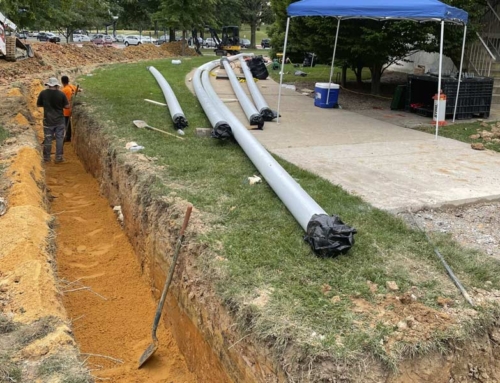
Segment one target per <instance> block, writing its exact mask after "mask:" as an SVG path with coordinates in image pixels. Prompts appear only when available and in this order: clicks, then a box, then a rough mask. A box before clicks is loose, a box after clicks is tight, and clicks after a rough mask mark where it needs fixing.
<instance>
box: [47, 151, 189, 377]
mask: <svg viewBox="0 0 500 383" xmlns="http://www.w3.org/2000/svg"><path fill="white" fill-rule="evenodd" d="M65 158H66V160H67V162H66V163H64V164H57V165H56V164H49V165H48V166H47V168H46V177H47V186H48V188H49V190H50V195H49V198H50V199H52V214H53V215H55V216H56V217H57V228H56V234H57V240H56V241H57V263H58V269H59V278H60V279H61V280H62V281H63V284H64V287H63V289H64V291H65V294H64V297H63V303H64V306H65V307H66V310H67V312H68V316H69V317H70V318H71V320H72V323H73V332H74V336H75V339H76V341H77V343H78V345H79V348H80V352H81V353H82V356H83V358H84V359H86V360H87V365H88V367H89V368H90V369H91V370H92V373H93V374H94V376H95V377H97V378H100V379H110V381H116V382H181V383H182V382H185V383H191V382H197V381H198V380H197V378H196V376H195V375H194V374H193V373H191V372H190V371H189V369H188V368H187V365H186V362H185V360H184V357H183V356H182V354H181V353H180V351H179V349H178V347H177V344H176V342H175V341H174V339H173V337H172V333H171V332H170V331H169V330H168V329H167V328H166V327H165V326H164V325H161V324H160V326H159V328H158V333H157V335H158V338H159V348H158V350H157V351H156V352H155V354H154V355H153V357H152V358H151V359H150V360H149V361H148V363H147V364H146V365H145V366H144V367H143V368H142V369H137V364H138V360H139V357H140V355H141V354H142V352H143V351H144V350H145V349H146V348H147V346H148V345H149V343H151V342H152V340H151V325H152V321H153V317H154V313H155V310H156V302H155V300H154V299H153V297H152V295H151V289H150V283H148V281H147V280H146V279H145V278H144V277H143V276H142V274H141V270H140V265H139V263H138V261H137V258H136V256H135V253H134V250H133V248H132V245H131V244H130V243H129V240H128V239H127V237H126V235H125V233H124V232H123V231H122V228H121V226H120V224H119V222H118V221H117V219H116V216H115V213H114V212H113V210H112V208H111V207H110V206H109V203H108V201H107V200H106V199H105V198H104V197H102V196H101V195H100V194H99V187H98V184H97V181H96V180H95V179H94V178H93V177H92V176H91V175H90V174H89V173H87V172H86V171H85V169H84V167H83V165H82V164H81V162H80V161H79V160H78V158H77V156H76V155H75V153H74V150H73V147H72V145H71V144H65ZM91 354H96V355H101V356H94V355H91ZM107 357H111V358H113V359H116V360H117V361H118V360H120V361H123V363H120V362H117V361H115V360H112V359H109V358H107Z"/></svg>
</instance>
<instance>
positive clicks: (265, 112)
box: [240, 57, 277, 121]
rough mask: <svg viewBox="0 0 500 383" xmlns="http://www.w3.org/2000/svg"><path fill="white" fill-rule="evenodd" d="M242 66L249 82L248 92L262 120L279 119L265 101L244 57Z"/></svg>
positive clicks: (241, 62) (241, 60)
mask: <svg viewBox="0 0 500 383" xmlns="http://www.w3.org/2000/svg"><path fill="white" fill-rule="evenodd" d="M240 64H241V68H242V69H243V73H244V74H245V79H246V80H247V86H248V90H249V91H250V94H251V95H252V98H253V102H254V103H255V106H256V107H257V110H258V111H259V113H260V114H261V115H262V118H264V121H272V120H274V119H275V118H276V117H277V114H276V112H275V111H273V110H271V108H270V107H269V106H268V105H267V102H266V100H264V97H263V96H262V93H260V90H259V87H258V86H257V84H256V83H255V81H254V79H253V75H252V72H251V71H250V68H249V67H248V65H247V62H246V61H245V59H244V58H243V57H240Z"/></svg>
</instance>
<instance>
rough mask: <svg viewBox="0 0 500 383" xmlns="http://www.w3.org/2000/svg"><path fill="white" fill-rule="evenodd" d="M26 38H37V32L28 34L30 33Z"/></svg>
mask: <svg viewBox="0 0 500 383" xmlns="http://www.w3.org/2000/svg"><path fill="white" fill-rule="evenodd" d="M28 36H29V37H37V36H38V32H30V33H28Z"/></svg>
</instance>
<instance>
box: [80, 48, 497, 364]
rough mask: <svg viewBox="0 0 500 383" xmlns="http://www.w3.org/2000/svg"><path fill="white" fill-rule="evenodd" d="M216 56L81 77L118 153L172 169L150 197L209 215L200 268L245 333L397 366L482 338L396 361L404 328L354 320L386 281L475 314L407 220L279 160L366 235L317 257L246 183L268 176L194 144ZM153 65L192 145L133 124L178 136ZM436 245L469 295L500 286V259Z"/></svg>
mask: <svg viewBox="0 0 500 383" xmlns="http://www.w3.org/2000/svg"><path fill="white" fill-rule="evenodd" d="M209 59H211V58H209V57H197V58H188V59H186V58H183V59H182V60H183V62H182V65H172V64H170V60H158V61H154V62H147V63H146V62H143V63H138V64H118V65H113V66H110V67H107V68H102V69H98V70H97V71H95V72H94V75H93V76H92V77H82V78H80V83H81V85H82V86H83V87H84V88H85V93H84V94H82V99H84V100H85V101H86V103H87V104H89V105H91V108H90V111H89V112H90V113H91V114H92V115H93V116H94V117H95V118H96V120H97V121H103V122H105V123H104V126H105V133H107V134H110V135H112V136H114V137H116V141H115V144H116V148H117V150H118V151H119V152H120V151H122V152H124V151H125V150H124V149H121V148H123V147H124V144H125V142H127V141H132V140H133V141H136V142H138V143H139V144H140V145H143V146H145V149H144V151H143V152H144V154H146V155H148V156H151V157H155V158H156V159H157V160H156V163H157V164H158V165H162V166H163V168H162V170H159V171H158V178H157V182H156V183H154V184H152V185H151V187H150V191H151V194H152V195H153V196H156V197H159V196H163V195H169V194H172V193H175V195H176V196H177V197H180V198H182V199H185V200H188V201H189V202H191V203H193V204H194V206H195V207H196V208H197V209H199V211H200V214H201V215H202V219H203V221H204V223H205V224H206V226H207V228H209V229H208V232H207V233H205V234H200V236H199V238H198V240H199V241H200V242H203V243H204V244H206V245H207V246H208V250H207V251H206V252H204V253H203V254H201V255H200V256H199V258H198V259H199V266H200V269H201V270H202V271H203V273H204V275H206V276H207V278H211V279H212V280H213V282H214V284H215V286H216V289H217V292H218V294H219V295H220V297H221V299H222V301H223V302H224V303H225V305H226V306H227V307H228V309H229V310H230V311H231V312H232V313H233V314H234V315H235V317H237V319H238V323H239V324H240V325H241V329H242V331H243V332H244V333H248V334H251V336H252V337H254V338H257V339H259V340H260V341H262V342H265V343H266V344H267V345H269V346H270V347H271V348H272V349H273V351H274V352H275V353H276V354H277V355H278V358H279V357H280V356H282V355H283V352H284V350H285V348H286V347H287V346H288V345H290V344H294V345H295V347H296V349H297V354H296V355H297V357H298V358H299V357H302V356H304V355H307V356H308V358H311V359H310V360H313V359H314V358H315V357H316V356H318V355H320V354H322V353H327V354H329V355H331V356H332V357H333V358H338V359H339V360H348V361H353V360H355V359H356V358H360V357H362V355H364V354H366V353H369V354H372V355H376V356H377V357H379V358H380V359H381V360H383V361H384V362H386V363H387V364H388V365H394V364H395V363H396V361H397V360H398V358H399V357H401V356H402V355H403V354H411V353H412V352H414V353H416V352H418V350H423V349H436V348H439V347H441V345H442V342H443V339H448V338H450V337H453V338H465V337H467V336H470V333H472V332H474V331H477V326H476V327H474V326H472V325H471V326H466V325H465V324H466V323H467V320H466V319H464V322H463V323H462V324H461V325H460V326H452V327H451V328H450V329H449V330H447V331H444V332H443V331H436V332H434V333H432V332H431V334H430V337H429V339H427V340H426V341H425V342H424V343H420V344H409V345H406V344H405V343H404V342H400V347H397V348H396V351H394V352H388V351H387V350H386V349H385V348H384V346H383V344H384V341H383V339H384V338H385V337H391V336H394V335H395V331H396V330H395V328H394V324H390V323H384V321H382V320H379V321H378V320H376V319H374V318H371V319H370V315H369V313H359V312H356V311H353V302H352V299H353V298H354V297H358V298H363V299H366V300H367V301H369V302H372V303H376V302H378V301H380V299H382V298H381V297H379V296H377V295H374V294H372V293H371V292H370V289H369V287H368V285H367V281H371V282H372V283H376V284H377V285H378V292H377V293H380V294H386V293H388V291H387V290H386V288H385V286H386V282H387V281H396V283H397V284H398V286H399V288H400V291H401V292H405V291H409V290H410V288H411V287H412V286H415V287H416V288H417V290H418V291H419V292H420V296H419V301H420V302H421V303H423V304H425V305H427V306H430V307H432V308H435V309H436V310H439V309H440V308H439V307H438V305H437V303H436V298H437V297H450V298H452V299H454V300H457V301H458V302H460V303H459V304H458V309H460V308H463V307H466V306H465V303H464V301H463V299H462V298H461V296H460V295H459V293H458V292H457V290H456V288H455V286H454V285H453V284H452V282H450V280H449V279H448V277H447V276H446V273H445V271H444V269H443V268H442V266H441V264H440V262H439V261H438V260H437V259H436V257H435V255H434V253H433V249H432V247H430V246H429V245H428V243H427V242H426V240H425V237H424V236H423V234H422V233H420V232H418V231H414V230H411V229H410V228H409V227H408V226H407V225H406V224H405V223H403V222H402V221H401V220H400V219H398V218H396V217H394V216H393V215H391V214H389V213H387V212H384V211H381V210H378V209H376V208H374V207H372V206H370V205H369V204H367V203H365V202H364V201H362V200H361V199H360V198H358V197H356V196H353V195H350V194H348V193H347V192H345V191H344V190H343V189H342V188H340V187H337V186H334V185H332V184H331V183H329V182H328V181H326V180H323V179H321V178H318V177H317V176H314V175H313V174H311V173H309V172H307V171H304V170H301V169H299V168H297V167H296V166H294V165H292V164H289V163H287V162H286V161H283V160H281V159H279V158H277V159H278V161H279V162H280V163H281V164H282V165H283V167H284V168H285V169H286V170H287V171H288V172H289V173H290V174H291V176H292V177H294V178H295V179H296V180H297V181H298V182H299V183H300V185H301V186H302V187H303V188H304V189H305V190H306V191H307V192H308V193H309V194H310V195H311V196H312V198H314V199H315V200H316V201H317V202H318V203H319V205H320V206H322V207H323V208H324V209H325V211H327V212H328V213H330V214H332V213H335V214H338V215H339V216H340V217H341V218H342V219H343V220H344V222H346V223H347V224H349V225H351V226H354V227H355V228H357V230H358V234H357V235H356V244H355V246H354V247H353V249H352V250H351V251H350V252H349V253H348V254H347V255H343V256H339V257H337V258H333V259H332V258H328V259H323V258H318V257H316V256H315V255H314V254H313V253H312V252H311V250H310V248H309V247H308V246H307V245H306V244H305V243H304V241H303V239H302V237H303V235H304V232H303V230H302V228H301V227H299V225H298V224H297V222H296V221H295V220H294V218H293V217H292V216H291V214H290V213H289V212H288V210H287V209H286V208H285V206H284V205H283V204H282V202H281V201H280V200H279V199H278V198H277V196H276V195H275V194H274V192H273V191H272V189H271V188H270V187H269V186H268V185H267V183H266V182H263V183H262V184H256V185H253V186H249V185H248V183H247V181H246V179H247V177H248V176H251V175H253V174H257V173H258V172H257V170H256V169H255V167H254V166H253V164H252V163H251V162H250V161H249V160H248V158H247V157H246V155H245V154H244V153H243V152H242V150H241V149H240V147H239V146H238V145H237V144H236V143H235V142H233V141H216V140H212V139H202V138H197V137H195V135H194V128H195V127H209V123H208V121H207V119H206V117H205V116H204V113H203V111H202V109H201V106H200V105H199V103H198V102H197V100H196V98H195V96H194V95H193V94H191V93H190V92H189V90H188V89H187V88H186V86H185V76H186V74H187V73H189V72H190V70H191V69H192V68H195V67H197V66H199V65H201V64H202V63H204V62H206V61H207V60H209ZM148 65H154V66H155V67H156V68H157V69H158V70H159V71H160V72H162V73H163V75H164V76H165V77H166V78H167V80H168V81H169V83H170V85H171V86H172V88H173V90H174V92H175V93H176V95H177V97H178V99H179V102H180V104H181V105H182V107H183V109H184V112H185V115H186V116H187V118H188V120H189V123H190V127H189V128H188V129H187V133H186V136H185V138H186V139H185V140H184V141H182V142H181V141H180V140H175V139H173V138H171V137H167V136H163V135H161V134H158V133H155V132H152V131H147V130H138V129H137V128H135V127H134V126H133V125H132V122H131V121H132V120H134V119H142V120H145V121H147V122H148V123H149V124H150V125H152V126H155V127H157V128H161V129H165V130H168V131H170V132H173V128H172V123H171V119H170V115H169V113H168V111H167V110H166V109H165V108H162V107H159V106H156V105H152V104H149V103H145V102H144V101H143V99H144V98H149V99H154V100H158V101H163V96H162V94H161V91H160V88H159V87H158V86H157V84H156V82H155V80H154V78H153V77H152V76H151V75H150V74H149V73H148V72H147V71H146V66H148ZM314 70H316V71H318V73H317V78H318V80H319V79H320V78H323V77H322V76H324V75H325V73H326V71H324V72H323V70H322V68H321V67H316V68H314ZM118 139H119V141H118ZM119 158H120V157H118V160H120V159H119ZM162 180H164V181H162ZM434 240H435V242H436V243H437V244H438V245H439V248H440V251H441V253H442V254H443V255H444V257H445V258H446V260H447V261H448V262H449V264H450V265H451V267H452V268H453V270H454V272H455V273H456V274H457V275H458V277H459V278H460V279H461V281H462V283H463V284H464V285H465V286H466V288H468V289H471V288H472V287H481V288H490V287H485V281H491V282H492V284H491V288H500V266H499V265H498V263H497V262H494V261H492V260H491V259H490V258H489V257H487V256H485V255H484V254H482V253H479V252H477V251H473V250H467V251H464V249H463V248H461V247H460V246H459V245H458V244H456V243H455V242H453V241H452V240H451V239H450V237H449V236H443V235H436V236H434ZM216 254H217V255H219V256H220V257H222V258H223V259H225V260H226V261H224V260H222V261H221V258H220V257H216V256H215V255H216ZM326 285H328V286H330V287H331V290H329V291H325V290H324V286H326ZM336 296H338V298H336V299H334V300H332V298H333V297H336ZM257 298H260V300H259V299H257ZM266 300H267V303H265V304H261V303H259V302H266ZM386 310H390V307H388V308H386ZM481 312H482V311H481ZM492 313H494V310H492V309H491V310H490V309H489V308H488V309H484V312H483V313H482V314H481V315H479V316H478V318H486V319H484V323H486V324H490V323H491V322H492V321H493V319H494V316H493V314H492ZM371 320H372V321H373V322H370V321H371ZM369 323H372V324H373V326H370V325H369ZM314 334H316V335H314ZM424 346H425V347H424ZM397 350H399V351H397Z"/></svg>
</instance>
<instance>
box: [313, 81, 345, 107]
mask: <svg viewBox="0 0 500 383" xmlns="http://www.w3.org/2000/svg"><path fill="white" fill-rule="evenodd" d="M328 88H330V97H328ZM327 99H328V104H327V103H326V100H327ZM338 102H339V85H338V84H334V83H330V84H328V83H327V82H317V83H316V84H315V86H314V105H315V106H317V107H320V108H333V107H334V106H335V105H337V104H338Z"/></svg>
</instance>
